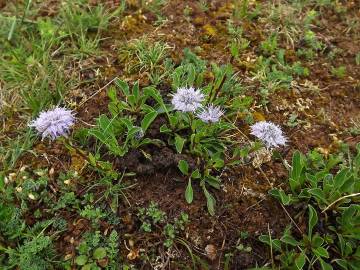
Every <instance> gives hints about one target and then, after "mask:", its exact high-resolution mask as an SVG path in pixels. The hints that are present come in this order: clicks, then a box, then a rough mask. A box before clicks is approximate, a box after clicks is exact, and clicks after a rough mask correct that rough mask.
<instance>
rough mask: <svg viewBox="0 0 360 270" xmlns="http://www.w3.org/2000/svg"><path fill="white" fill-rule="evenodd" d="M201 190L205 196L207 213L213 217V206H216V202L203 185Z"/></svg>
mask: <svg viewBox="0 0 360 270" xmlns="http://www.w3.org/2000/svg"><path fill="white" fill-rule="evenodd" d="M203 190H204V194H205V197H206V202H207V208H208V211H209V214H210V215H211V216H214V215H215V205H216V200H215V198H214V196H213V195H211V194H210V193H209V192H208V191H207V189H206V187H205V185H204V186H203Z"/></svg>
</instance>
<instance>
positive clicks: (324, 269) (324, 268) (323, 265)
mask: <svg viewBox="0 0 360 270" xmlns="http://www.w3.org/2000/svg"><path fill="white" fill-rule="evenodd" d="M319 261H320V265H321V269H322V270H333V267H332V266H331V265H330V264H328V263H326V262H325V261H324V260H323V259H321V258H319Z"/></svg>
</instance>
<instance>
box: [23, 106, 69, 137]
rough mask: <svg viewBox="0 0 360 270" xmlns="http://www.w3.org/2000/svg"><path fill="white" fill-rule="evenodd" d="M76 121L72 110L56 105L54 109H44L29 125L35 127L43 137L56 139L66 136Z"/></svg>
mask: <svg viewBox="0 0 360 270" xmlns="http://www.w3.org/2000/svg"><path fill="white" fill-rule="evenodd" d="M74 123H75V117H74V114H73V112H72V111H71V110H68V109H66V108H61V107H56V108H55V109H53V110H48V111H43V112H41V113H40V115H39V116H38V117H37V118H36V119H35V120H33V121H32V122H31V123H30V124H29V127H34V128H35V129H36V130H37V131H38V133H39V134H41V136H42V139H44V138H46V137H49V138H50V139H51V140H55V139H56V138H58V137H60V136H66V135H67V134H68V133H69V130H70V127H71V126H73V125H74Z"/></svg>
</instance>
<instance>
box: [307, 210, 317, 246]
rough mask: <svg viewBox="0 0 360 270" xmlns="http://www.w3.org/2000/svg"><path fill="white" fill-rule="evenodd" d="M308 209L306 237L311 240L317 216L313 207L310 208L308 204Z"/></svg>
mask: <svg viewBox="0 0 360 270" xmlns="http://www.w3.org/2000/svg"><path fill="white" fill-rule="evenodd" d="M308 207H309V232H308V236H309V238H310V239H311V236H312V231H313V228H314V226H315V225H316V224H317V222H318V216H317V213H316V210H315V209H314V207H312V206H311V205H310V204H309V206H308Z"/></svg>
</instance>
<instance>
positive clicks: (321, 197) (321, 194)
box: [308, 188, 327, 204]
mask: <svg viewBox="0 0 360 270" xmlns="http://www.w3.org/2000/svg"><path fill="white" fill-rule="evenodd" d="M308 192H309V193H310V194H311V195H313V196H314V197H315V198H316V200H318V201H320V202H323V203H325V204H327V201H326V199H325V194H324V192H323V191H322V190H321V189H320V188H311V189H308Z"/></svg>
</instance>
